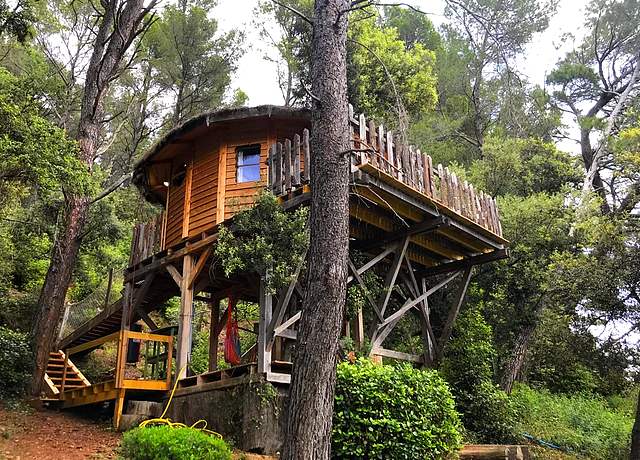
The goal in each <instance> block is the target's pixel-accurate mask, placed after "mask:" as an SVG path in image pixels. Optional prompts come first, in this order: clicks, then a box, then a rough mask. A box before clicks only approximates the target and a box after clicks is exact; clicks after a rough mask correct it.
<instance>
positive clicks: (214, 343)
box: [209, 299, 220, 371]
mask: <svg viewBox="0 0 640 460" xmlns="http://www.w3.org/2000/svg"><path fill="white" fill-rule="evenodd" d="M219 322H220V299H218V300H216V301H215V302H213V304H211V324H210V327H209V370H210V371H215V370H216V369H217V368H218V337H219V336H220V329H219V328H218V323H219Z"/></svg>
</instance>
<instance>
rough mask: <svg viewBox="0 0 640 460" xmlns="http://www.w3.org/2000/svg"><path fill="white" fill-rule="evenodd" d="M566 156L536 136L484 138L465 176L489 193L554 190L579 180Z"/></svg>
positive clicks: (578, 175)
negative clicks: (480, 157) (479, 153)
mask: <svg viewBox="0 0 640 460" xmlns="http://www.w3.org/2000/svg"><path fill="white" fill-rule="evenodd" d="M581 177H582V176H581V174H580V170H579V169H578V168H577V166H576V163H575V161H574V160H573V159H572V158H571V156H570V155H568V154H566V153H564V152H561V151H559V150H558V149H557V148H556V147H555V145H553V144H552V143H549V142H542V141H540V140H537V139H512V138H504V137H500V136H491V137H488V138H487V139H486V140H485V142H484V144H483V146H482V159H481V160H480V159H479V160H476V161H474V162H473V164H472V165H471V167H470V171H469V179H470V181H471V182H472V183H474V184H475V185H477V186H478V187H479V188H480V189H481V190H483V191H484V192H485V193H486V192H488V193H490V194H491V195H493V196H501V195H519V196H527V195H531V194H534V193H541V192H546V193H551V194H553V193H558V192H560V191H561V190H562V189H563V188H564V187H565V186H567V185H572V184H577V183H579V181H580V180H581Z"/></svg>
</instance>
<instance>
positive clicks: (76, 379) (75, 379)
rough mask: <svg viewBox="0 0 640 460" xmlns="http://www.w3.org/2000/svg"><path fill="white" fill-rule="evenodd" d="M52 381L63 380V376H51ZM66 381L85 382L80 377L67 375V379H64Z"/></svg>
mask: <svg viewBox="0 0 640 460" xmlns="http://www.w3.org/2000/svg"><path fill="white" fill-rule="evenodd" d="M50 378H51V381H53V382H62V377H50ZM64 381H65V382H82V383H84V380H82V379H81V378H79V377H67V378H66V379H64Z"/></svg>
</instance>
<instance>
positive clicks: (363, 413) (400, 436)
mask: <svg viewBox="0 0 640 460" xmlns="http://www.w3.org/2000/svg"><path fill="white" fill-rule="evenodd" d="M459 428H460V424H459V420H458V414H457V413H456V411H455V406H454V402H453V399H452V397H451V393H450V392H449V389H448V387H447V384H446V383H445V382H444V380H442V378H440V376H439V375H438V373H437V372H436V371H422V370H416V369H414V368H413V367H411V366H410V365H408V364H403V365H399V366H378V365H374V364H373V363H371V362H370V361H368V360H365V359H360V360H358V361H357V362H356V364H355V365H352V364H348V363H341V364H339V365H338V375H337V383H336V397H335V408H334V415H333V433H332V454H333V457H334V458H341V459H356V458H358V459H364V458H393V459H414V458H424V459H440V458H446V457H447V456H448V454H449V453H451V452H454V451H456V450H458V449H459V447H460V440H461V437H460V434H459Z"/></svg>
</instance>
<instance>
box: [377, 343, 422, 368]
mask: <svg viewBox="0 0 640 460" xmlns="http://www.w3.org/2000/svg"><path fill="white" fill-rule="evenodd" d="M371 354H372V355H376V356H383V357H385V358H392V359H399V360H401V361H409V362H412V363H419V364H422V363H423V362H424V359H423V358H422V356H419V355H414V354H412V353H403V352H401V351H395V350H389V349H387V348H380V347H378V348H374V349H373V350H371Z"/></svg>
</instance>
